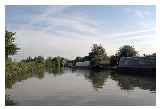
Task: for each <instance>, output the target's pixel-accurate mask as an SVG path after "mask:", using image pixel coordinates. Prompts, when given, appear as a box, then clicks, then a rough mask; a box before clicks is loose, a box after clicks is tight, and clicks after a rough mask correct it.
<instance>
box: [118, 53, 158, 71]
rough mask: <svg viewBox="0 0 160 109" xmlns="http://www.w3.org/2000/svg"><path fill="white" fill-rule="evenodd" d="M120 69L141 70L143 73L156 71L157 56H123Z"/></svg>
mask: <svg viewBox="0 0 160 109" xmlns="http://www.w3.org/2000/svg"><path fill="white" fill-rule="evenodd" d="M118 69H119V70H123V71H125V70H126V71H141V72H142V73H143V72H144V71H145V72H146V73H147V72H156V56H145V57H121V58H120V61H119V65H118Z"/></svg>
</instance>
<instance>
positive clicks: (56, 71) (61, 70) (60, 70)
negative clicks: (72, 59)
mask: <svg viewBox="0 0 160 109" xmlns="http://www.w3.org/2000/svg"><path fill="white" fill-rule="evenodd" d="M46 71H47V72H48V73H52V74H53V75H54V76H57V75H62V74H63V73H64V68H63V67H56V68H53V67H48V68H46Z"/></svg>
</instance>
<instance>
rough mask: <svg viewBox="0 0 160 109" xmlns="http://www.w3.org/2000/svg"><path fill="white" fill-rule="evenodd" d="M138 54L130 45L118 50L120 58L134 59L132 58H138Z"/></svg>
mask: <svg viewBox="0 0 160 109" xmlns="http://www.w3.org/2000/svg"><path fill="white" fill-rule="evenodd" d="M137 54H138V52H137V51H136V50H135V48H134V47H133V46H130V45H124V46H122V47H120V48H119V50H118V56H119V57H132V56H136V55H137Z"/></svg>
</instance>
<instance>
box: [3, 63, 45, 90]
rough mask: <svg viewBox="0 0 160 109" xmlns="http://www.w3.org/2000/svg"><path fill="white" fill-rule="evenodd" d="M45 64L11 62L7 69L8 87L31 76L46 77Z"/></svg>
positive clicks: (6, 80)
mask: <svg viewBox="0 0 160 109" xmlns="http://www.w3.org/2000/svg"><path fill="white" fill-rule="evenodd" d="M44 70H45V69H44V64H42V63H39V64H36V63H25V64H24V63H20V64H16V65H14V64H11V65H10V66H7V71H6V79H5V82H6V88H12V85H13V84H15V83H16V82H20V81H22V80H26V79H28V78H30V77H37V78H39V79H41V78H43V77H44Z"/></svg>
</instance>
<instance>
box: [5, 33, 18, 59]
mask: <svg viewBox="0 0 160 109" xmlns="http://www.w3.org/2000/svg"><path fill="white" fill-rule="evenodd" d="M15 34H16V33H13V32H8V31H5V57H6V59H8V56H9V55H14V54H15V53H16V52H17V50H18V49H19V48H17V46H16V44H15V37H14V36H15Z"/></svg>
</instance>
